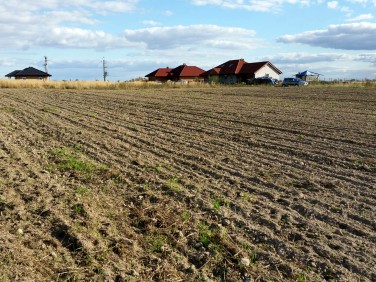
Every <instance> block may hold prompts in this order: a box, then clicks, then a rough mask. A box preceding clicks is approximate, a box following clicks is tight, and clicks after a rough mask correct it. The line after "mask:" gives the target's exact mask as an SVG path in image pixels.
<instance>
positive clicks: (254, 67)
mask: <svg viewBox="0 0 376 282" xmlns="http://www.w3.org/2000/svg"><path fill="white" fill-rule="evenodd" d="M265 65H268V66H269V67H270V68H272V69H274V70H275V71H276V72H277V73H278V74H281V73H282V72H281V71H280V70H279V69H278V68H276V67H275V66H274V65H273V64H272V63H271V62H269V61H265V62H255V63H246V64H244V65H243V67H242V69H241V71H240V72H239V73H255V72H257V71H258V70H259V69H261V68H262V67H263V66H265Z"/></svg>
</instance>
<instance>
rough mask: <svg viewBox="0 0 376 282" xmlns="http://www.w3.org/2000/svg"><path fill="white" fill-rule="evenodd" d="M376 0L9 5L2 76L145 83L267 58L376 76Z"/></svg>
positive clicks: (0, 44)
mask: <svg viewBox="0 0 376 282" xmlns="http://www.w3.org/2000/svg"><path fill="white" fill-rule="evenodd" d="M375 17H376V0H339V1H324V0H302V1H298V0H267V1H261V0H175V1H170V0H169V1H167V0H109V1H106V0H38V1H25V0H7V1H2V3H1V4H0V74H1V73H2V75H1V76H2V77H3V76H4V75H6V74H7V73H9V72H11V71H13V70H15V69H23V68H26V67H28V66H33V67H35V68H38V69H41V70H43V69H44V67H43V63H44V56H47V58H48V67H49V72H50V73H51V74H52V79H53V80H63V79H66V80H69V79H72V80H74V79H80V80H96V79H98V80H101V79H103V77H102V60H103V58H105V60H106V62H107V66H108V73H109V77H108V78H109V80H111V81H118V80H119V81H124V80H128V79H132V78H136V77H143V76H145V75H146V74H148V73H150V72H151V71H153V70H155V69H157V68H159V67H166V66H169V67H176V66H178V65H180V64H182V63H186V64H188V65H196V66H198V67H200V68H202V69H204V70H208V69H210V68H212V67H214V66H217V65H219V64H221V63H223V62H225V61H227V60H232V59H239V58H244V59H245V60H246V61H247V62H256V61H264V60H269V61H271V62H272V63H273V64H274V65H275V66H277V67H278V68H279V69H280V70H281V71H282V72H283V75H282V77H285V76H291V75H294V74H295V73H297V72H298V71H304V70H306V69H308V70H311V71H315V72H318V73H321V74H323V75H324V76H323V77H324V78H325V79H328V80H329V79H350V78H356V79H364V78H369V79H376V18H375Z"/></svg>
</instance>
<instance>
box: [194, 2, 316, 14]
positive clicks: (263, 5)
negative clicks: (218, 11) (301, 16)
mask: <svg viewBox="0 0 376 282" xmlns="http://www.w3.org/2000/svg"><path fill="white" fill-rule="evenodd" d="M192 4H193V5H196V6H208V5H215V6H220V7H222V8H227V9H242V10H247V11H257V12H275V11H278V10H280V9H281V7H282V6H283V5H285V4H299V5H302V6H308V5H309V4H310V1H309V0H269V1H264V0H250V1H244V0H192Z"/></svg>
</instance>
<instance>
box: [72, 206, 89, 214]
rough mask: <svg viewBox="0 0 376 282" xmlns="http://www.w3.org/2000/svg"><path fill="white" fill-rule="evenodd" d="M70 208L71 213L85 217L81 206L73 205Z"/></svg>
mask: <svg viewBox="0 0 376 282" xmlns="http://www.w3.org/2000/svg"><path fill="white" fill-rule="evenodd" d="M71 208H72V211H73V213H75V214H78V215H85V213H86V212H85V208H84V205H83V204H74V205H73V206H72V207H71Z"/></svg>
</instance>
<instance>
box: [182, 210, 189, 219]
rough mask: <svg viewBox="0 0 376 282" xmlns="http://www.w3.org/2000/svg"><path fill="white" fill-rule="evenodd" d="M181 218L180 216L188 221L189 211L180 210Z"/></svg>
mask: <svg viewBox="0 0 376 282" xmlns="http://www.w3.org/2000/svg"><path fill="white" fill-rule="evenodd" d="M181 218H182V219H183V220H184V221H188V220H189V219H190V218H191V213H190V212H188V211H184V212H182V214H181Z"/></svg>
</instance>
